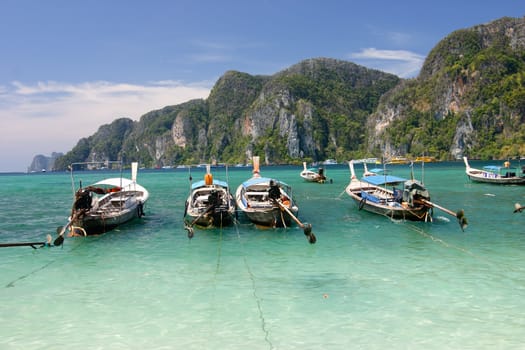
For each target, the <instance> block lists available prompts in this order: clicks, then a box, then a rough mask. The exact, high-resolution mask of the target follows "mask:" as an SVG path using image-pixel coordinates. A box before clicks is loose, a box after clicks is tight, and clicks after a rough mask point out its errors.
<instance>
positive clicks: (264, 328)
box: [235, 225, 275, 349]
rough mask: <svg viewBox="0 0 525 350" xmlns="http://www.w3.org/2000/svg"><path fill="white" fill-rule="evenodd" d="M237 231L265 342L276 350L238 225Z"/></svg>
mask: <svg viewBox="0 0 525 350" xmlns="http://www.w3.org/2000/svg"><path fill="white" fill-rule="evenodd" d="M235 230H236V232H237V238H238V239H239V244H240V245H241V251H242V256H243V259H244V266H245V267H246V271H248V275H249V276H250V280H251V282H252V290H253V296H254V298H255V302H256V303H257V310H258V311H259V319H260V320H261V329H262V331H263V333H264V340H265V341H266V342H267V343H268V345H269V346H270V349H275V347H274V346H273V344H272V341H271V340H270V332H269V331H268V329H267V326H266V319H265V318H264V313H263V309H262V303H261V298H260V297H259V296H258V295H257V286H256V284H255V276H254V275H253V272H252V270H251V268H250V265H249V264H248V259H247V257H246V252H245V251H244V245H243V243H242V240H241V234H240V232H239V227H238V226H237V225H235Z"/></svg>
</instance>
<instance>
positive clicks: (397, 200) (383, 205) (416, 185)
mask: <svg viewBox="0 0 525 350" xmlns="http://www.w3.org/2000/svg"><path fill="white" fill-rule="evenodd" d="M349 167H350V173H351V178H350V183H349V184H348V186H347V187H346V189H345V191H346V193H347V194H348V195H349V196H350V198H352V199H353V200H354V201H355V202H356V204H357V205H358V208H359V210H366V211H368V212H371V213H375V214H380V215H385V216H388V217H390V218H392V219H404V220H414V221H432V215H431V208H432V207H431V206H429V205H427V204H425V203H423V202H421V201H420V199H426V200H430V195H429V193H428V191H427V189H426V188H425V187H424V186H423V184H421V183H420V182H418V181H416V180H407V179H404V178H401V177H397V176H393V175H387V174H384V175H377V174H375V175H374V174H373V173H371V172H370V173H367V172H365V176H364V177H363V178H361V179H358V178H357V177H356V175H355V170H354V163H353V161H350V162H349Z"/></svg>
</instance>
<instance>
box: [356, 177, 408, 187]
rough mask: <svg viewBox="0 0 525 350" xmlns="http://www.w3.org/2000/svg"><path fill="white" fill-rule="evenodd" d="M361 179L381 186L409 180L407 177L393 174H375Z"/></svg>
mask: <svg viewBox="0 0 525 350" xmlns="http://www.w3.org/2000/svg"><path fill="white" fill-rule="evenodd" d="M361 180H363V181H365V182H368V183H369V184H372V185H376V186H381V185H395V184H399V183H403V182H405V181H407V179H404V178H402V177H399V176H392V175H386V176H384V175H373V176H365V177H363V178H362V179H361Z"/></svg>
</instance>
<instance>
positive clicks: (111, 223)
mask: <svg viewBox="0 0 525 350" xmlns="http://www.w3.org/2000/svg"><path fill="white" fill-rule="evenodd" d="M78 164H88V163H74V164H72V165H71V178H72V180H73V168H74V167H75V165H78ZM137 166H138V163H132V164H131V169H132V170H131V173H132V175H131V180H130V179H126V178H123V177H116V178H108V179H105V180H102V181H99V182H96V183H94V184H92V185H90V186H87V187H82V184H81V185H80V188H79V189H78V190H77V191H76V192H75V194H74V197H75V199H74V203H73V207H72V209H71V216H70V218H69V223H68V225H66V226H65V227H64V229H67V228H69V231H70V236H88V235H94V234H101V233H105V232H107V231H110V230H112V229H114V228H115V227H117V226H119V225H121V224H124V223H126V222H128V221H130V220H133V219H135V218H140V217H142V216H143V215H144V205H145V204H146V201H147V200H148V197H149V192H148V191H147V190H146V189H145V188H144V187H142V186H141V185H139V184H138V183H137ZM73 181H74V180H73ZM73 186H74V185H73ZM61 234H63V232H62V233H61Z"/></svg>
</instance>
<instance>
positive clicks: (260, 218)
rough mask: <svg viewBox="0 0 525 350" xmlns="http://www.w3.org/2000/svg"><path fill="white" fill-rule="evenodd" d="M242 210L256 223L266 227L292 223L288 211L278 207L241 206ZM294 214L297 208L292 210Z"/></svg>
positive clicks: (286, 225) (284, 225)
mask: <svg viewBox="0 0 525 350" xmlns="http://www.w3.org/2000/svg"><path fill="white" fill-rule="evenodd" d="M240 209H241V211H242V212H243V213H244V214H245V215H246V216H247V217H248V219H250V221H251V222H253V223H254V224H256V225H259V226H265V227H288V226H290V225H291V224H292V219H291V217H290V215H289V214H288V213H286V212H285V211H284V210H282V209H281V208H278V207H273V208H270V209H259V210H256V209H250V208H242V207H241V208H240ZM292 213H294V215H296V214H297V210H294V211H292Z"/></svg>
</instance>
